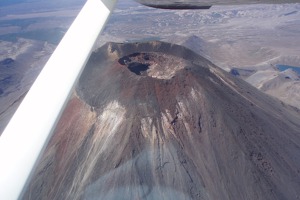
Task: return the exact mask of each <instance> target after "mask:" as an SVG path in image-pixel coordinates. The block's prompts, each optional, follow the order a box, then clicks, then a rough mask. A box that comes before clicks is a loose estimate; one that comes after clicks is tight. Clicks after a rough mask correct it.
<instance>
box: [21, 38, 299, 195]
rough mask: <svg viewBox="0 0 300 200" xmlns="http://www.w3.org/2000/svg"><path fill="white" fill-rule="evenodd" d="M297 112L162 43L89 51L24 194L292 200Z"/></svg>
mask: <svg viewBox="0 0 300 200" xmlns="http://www.w3.org/2000/svg"><path fill="white" fill-rule="evenodd" d="M299 198H300V111H299V110H297V109H295V108H293V107H290V106H287V105H285V104H283V103H281V102H280V101H278V100H275V99H273V98H271V97H269V96H267V95H265V94H263V93H262V92H260V91H258V90H257V89H255V88H254V87H252V86H250V85H249V84H247V83H245V82H244V81H242V80H240V79H236V78H234V77H233V76H232V75H230V74H228V73H227V72H225V71H223V70H221V69H220V68H218V67H216V66H215V65H213V64H212V63H210V62H209V61H208V60H206V59H204V58H202V57H201V56H199V55H197V54H195V53H193V52H192V51H190V50H188V49H186V48H184V47H181V46H177V45H172V44H168V43H162V42H149V43H133V44H116V43H108V44H106V45H104V46H103V47H101V48H100V49H98V50H97V52H95V53H93V55H92V56H91V58H90V60H89V62H88V64H87V67H86V69H85V70H84V72H83V74H82V76H81V78H80V80H79V83H78V85H77V88H76V93H75V94H74V95H73V97H72V99H71V100H70V102H69V104H68V106H67V108H66V110H65V112H64V114H63V116H62V118H61V120H60V122H59V124H58V127H57V129H56V131H55V134H54V136H53V138H52V139H51V141H50V144H49V145H48V147H47V149H46V151H45V153H44V155H43V157H42V161H41V162H40V164H39V165H38V169H37V171H36V173H35V175H34V178H33V179H32V181H31V183H30V185H29V187H28V189H27V191H26V194H25V196H24V199H180V200H181V199H210V200H215V199H222V200H224V199H228V200H232V199H251V200H252V199H261V200H266V199H270V200H276V199H299Z"/></svg>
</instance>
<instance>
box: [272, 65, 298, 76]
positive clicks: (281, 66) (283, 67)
mask: <svg viewBox="0 0 300 200" xmlns="http://www.w3.org/2000/svg"><path fill="white" fill-rule="evenodd" d="M276 67H277V69H278V70H279V71H281V72H282V71H284V70H287V69H292V70H294V71H295V72H297V73H298V74H299V75H300V67H295V66H290V65H276Z"/></svg>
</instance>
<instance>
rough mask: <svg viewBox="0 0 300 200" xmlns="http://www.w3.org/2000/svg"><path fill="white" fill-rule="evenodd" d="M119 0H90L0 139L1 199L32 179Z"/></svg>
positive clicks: (19, 192) (9, 199)
mask: <svg viewBox="0 0 300 200" xmlns="http://www.w3.org/2000/svg"><path fill="white" fill-rule="evenodd" d="M116 2H117V0H88V1H87V2H86V4H85V5H84V7H83V8H82V10H81V11H80V13H79V15H78V16H77V17H76V19H75V21H74V22H73V24H72V25H71V27H70V28H69V30H68V31H67V33H66V34H65V36H64V37H63V39H62V40H61V42H60V44H59V45H58V46H57V48H56V50H55V51H54V53H53V54H52V56H51V57H50V59H49V60H48V62H47V63H46V65H45V67H44V69H43V70H42V72H41V73H40V75H39V76H38V78H37V79H36V81H35V82H34V84H33V86H32V87H31V89H30V90H29V92H28V94H27V95H26V97H25V98H24V100H23V102H22V103H21V105H20V106H19V108H18V110H17V111H16V113H15V114H14V116H13V118H12V119H11V121H10V123H9V124H8V125H7V127H6V129H5V130H4V132H3V134H2V136H1V137H0V163H1V164H0V199H6V200H14V199H18V198H20V197H21V195H22V191H23V190H24V188H25V186H26V183H27V182H28V179H29V178H30V175H31V173H32V171H33V169H34V167H35V165H36V162H37V160H38V158H39V156H40V155H41V153H42V152H43V149H44V148H45V146H46V144H47V142H48V140H49V138H50V137H51V135H52V132H53V129H54V128H55V126H56V123H57V121H58V120H59V118H60V115H61V113H62V111H63V109H64V107H65V105H66V103H67V101H68V98H69V96H70V94H71V92H72V89H73V86H74V85H75V83H76V81H77V79H78V77H79V76H80V74H81V72H82V70H83V68H84V66H85V64H86V62H87V60H88V58H89V55H90V53H91V50H92V47H93V45H94V43H95V41H96V39H97V37H98V35H99V33H100V32H101V30H102V29H103V27H104V25H105V23H106V21H107V19H108V17H109V15H110V13H111V12H112V10H113V8H114V5H115V3H116Z"/></svg>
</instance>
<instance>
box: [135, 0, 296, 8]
mask: <svg viewBox="0 0 300 200" xmlns="http://www.w3.org/2000/svg"><path fill="white" fill-rule="evenodd" d="M135 1H136V2H139V3H141V4H143V5H146V6H149V7H154V8H162V9H209V8H210V7H211V6H213V5H240V4H281V3H299V2H300V0H135Z"/></svg>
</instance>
